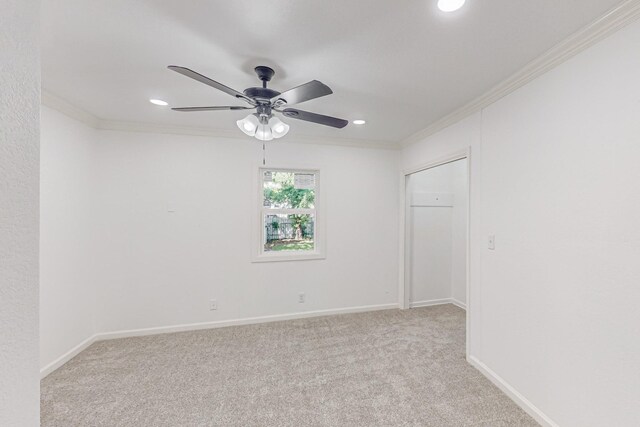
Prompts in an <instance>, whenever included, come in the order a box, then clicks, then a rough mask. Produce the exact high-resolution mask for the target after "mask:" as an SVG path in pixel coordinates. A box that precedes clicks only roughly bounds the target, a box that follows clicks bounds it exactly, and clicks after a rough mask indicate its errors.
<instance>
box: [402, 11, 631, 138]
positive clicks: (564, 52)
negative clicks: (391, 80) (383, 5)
mask: <svg viewBox="0 0 640 427" xmlns="http://www.w3.org/2000/svg"><path fill="white" fill-rule="evenodd" d="M638 18H640V0H626V1H624V2H622V3H621V4H619V5H618V6H616V7H615V8H613V9H612V10H610V11H609V12H607V13H606V14H605V15H604V16H602V17H600V18H599V19H597V20H596V21H594V22H592V23H591V24H589V25H587V26H586V27H584V28H582V29H581V30H579V31H577V32H576V33H574V34H572V35H571V36H569V37H568V38H566V39H565V40H563V41H562V42H560V43H558V44H557V45H555V46H554V47H552V48H551V49H549V50H548V51H547V52H545V53H543V54H542V55H541V56H539V57H538V58H536V59H534V60H533V61H531V62H530V63H528V64H527V65H526V66H525V67H524V68H522V69H520V70H519V71H517V72H516V73H515V74H513V75H511V77H509V78H507V79H506V80H504V81H503V82H502V83H499V84H498V85H496V86H494V87H493V88H491V89H490V90H489V91H487V92H485V93H484V94H483V95H481V96H479V97H478V98H476V99H474V100H473V101H471V102H469V103H467V104H465V105H464V106H462V107H461V108H458V109H457V110H455V111H453V112H451V113H449V114H447V115H446V116H444V117H442V118H441V119H439V120H437V121H436V122H434V123H432V124H431V125H429V126H428V127H426V128H424V129H422V130H421V131H418V132H416V133H414V134H413V135H411V136H409V137H408V138H406V139H404V140H402V141H401V142H400V145H401V146H402V147H407V146H409V145H412V144H415V143H417V142H420V141H422V140H424V139H425V138H427V137H429V136H431V135H433V134H435V133H437V132H439V131H441V130H443V129H445V128H447V127H449V126H451V125H453V124H455V123H458V122H459V121H460V120H462V119H465V118H467V117H469V116H470V115H472V114H474V113H477V112H478V111H481V110H482V109H484V108H486V107H488V106H489V105H491V104H493V103H494V102H496V101H498V100H500V99H501V98H504V97H505V96H507V95H509V94H510V93H512V92H514V91H516V90H517V89H519V88H521V87H522V86H524V85H526V84H527V83H529V82H531V81H532V80H534V79H536V78H538V77H540V76H541V75H543V74H545V73H546V72H547V71H549V70H551V69H553V68H555V67H557V66H558V65H560V64H562V63H564V62H565V61H567V60H569V59H571V58H572V57H574V56H575V55H577V54H578V53H580V52H582V51H584V50H586V49H587V48H589V47H591V46H593V45H594V44H596V43H598V42H599V41H602V40H604V39H605V38H606V37H608V36H609V35H611V34H613V33H615V32H616V31H618V30H620V29H621V28H623V27H625V26H627V25H628V24H630V23H632V22H634V21H635V20H637V19H638Z"/></svg>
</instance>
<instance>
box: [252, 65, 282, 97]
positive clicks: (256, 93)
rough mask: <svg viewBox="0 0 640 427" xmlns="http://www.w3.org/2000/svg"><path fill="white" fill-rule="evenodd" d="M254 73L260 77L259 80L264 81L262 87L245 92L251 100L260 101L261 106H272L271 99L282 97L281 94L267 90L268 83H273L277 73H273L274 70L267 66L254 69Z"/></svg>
mask: <svg viewBox="0 0 640 427" xmlns="http://www.w3.org/2000/svg"><path fill="white" fill-rule="evenodd" d="M254 71H255V72H256V74H257V75H258V78H259V79H260V80H262V87H250V88H248V89H245V90H244V91H243V92H244V94H245V95H247V96H248V97H249V98H252V99H255V100H256V101H258V103H259V104H270V103H271V101H270V100H271V98H273V97H274V96H278V95H280V92H278V91H275V90H272V89H268V88H267V82H268V81H271V78H272V77H273V75H274V74H275V73H276V72H275V71H273V68H269V67H267V66H265V65H258V66H257V67H256V68H254Z"/></svg>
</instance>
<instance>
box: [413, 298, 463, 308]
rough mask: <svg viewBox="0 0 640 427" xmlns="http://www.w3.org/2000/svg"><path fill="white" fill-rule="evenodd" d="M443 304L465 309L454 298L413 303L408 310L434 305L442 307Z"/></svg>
mask: <svg viewBox="0 0 640 427" xmlns="http://www.w3.org/2000/svg"><path fill="white" fill-rule="evenodd" d="M444 304H453V305H455V306H458V307H460V308H461V309H463V310H466V309H467V305H466V304H464V303H462V302H460V301H458V300H457V299H455V298H442V299H431V300H427V301H415V302H411V303H409V307H410V308H419V307H431V306H434V305H444Z"/></svg>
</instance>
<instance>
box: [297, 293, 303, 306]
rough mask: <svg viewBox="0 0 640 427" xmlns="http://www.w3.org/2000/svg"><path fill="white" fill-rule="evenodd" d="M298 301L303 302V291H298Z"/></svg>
mask: <svg viewBox="0 0 640 427" xmlns="http://www.w3.org/2000/svg"><path fill="white" fill-rule="evenodd" d="M298 302H299V303H300V304H304V292H300V293H299V294H298Z"/></svg>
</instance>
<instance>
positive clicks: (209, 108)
mask: <svg viewBox="0 0 640 427" xmlns="http://www.w3.org/2000/svg"><path fill="white" fill-rule="evenodd" d="M252 109H253V108H252V107H240V106H235V105H234V106H226V107H178V108H172V110H173V111H184V112H189V111H224V110H252Z"/></svg>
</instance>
